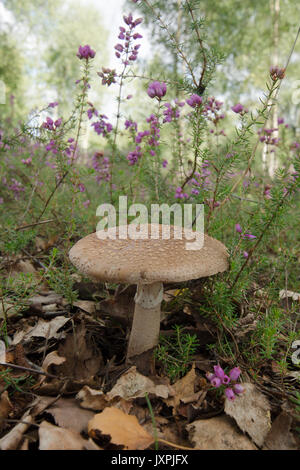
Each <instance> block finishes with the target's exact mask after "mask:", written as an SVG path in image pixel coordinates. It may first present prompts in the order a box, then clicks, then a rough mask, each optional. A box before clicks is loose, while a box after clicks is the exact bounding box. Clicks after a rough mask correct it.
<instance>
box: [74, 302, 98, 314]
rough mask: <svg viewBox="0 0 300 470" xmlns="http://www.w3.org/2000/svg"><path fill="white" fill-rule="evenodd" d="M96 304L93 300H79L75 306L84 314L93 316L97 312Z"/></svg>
mask: <svg viewBox="0 0 300 470" xmlns="http://www.w3.org/2000/svg"><path fill="white" fill-rule="evenodd" d="M95 304H96V303H95V302H93V301H92V300H78V301H77V302H74V304H73V305H74V306H75V307H78V308H80V309H81V310H83V311H84V312H87V313H89V314H93V313H95V311H96V308H95Z"/></svg>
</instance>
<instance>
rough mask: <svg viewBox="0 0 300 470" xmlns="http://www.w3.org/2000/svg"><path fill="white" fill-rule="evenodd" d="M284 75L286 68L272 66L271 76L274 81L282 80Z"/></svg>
mask: <svg viewBox="0 0 300 470" xmlns="http://www.w3.org/2000/svg"><path fill="white" fill-rule="evenodd" d="M284 76H285V69H284V68H279V67H277V66H272V67H270V77H271V79H272V80H273V82H276V81H277V80H282V79H283V78H284Z"/></svg>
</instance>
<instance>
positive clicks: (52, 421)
mask: <svg viewBox="0 0 300 470" xmlns="http://www.w3.org/2000/svg"><path fill="white" fill-rule="evenodd" d="M81 290H84V288H83V287H82V289H81ZM129 292H130V294H131V291H130V289H129ZM171 294H172V292H171ZM129 297H130V298H131V295H130V296H129V295H128V294H127V291H126V289H125V290H124V291H121V292H118V293H117V294H116V295H115V296H114V297H113V296H112V297H111V299H110V300H109V301H103V300H101V299H100V302H98V301H94V300H91V299H89V300H88V299H86V298H84V299H83V300H78V301H77V302H75V303H74V305H73V306H72V307H71V306H70V305H68V304H67V302H66V301H65V299H63V298H62V296H60V295H57V294H55V293H54V292H52V291H49V292H47V291H42V292H40V293H37V294H36V295H35V296H33V297H32V298H31V300H30V302H29V306H28V312H29V314H28V313H27V315H26V316H25V317H23V318H20V319H18V320H17V321H14V322H13V323H12V322H10V324H9V330H8V337H9V338H10V342H9V345H8V348H7V350H6V355H5V362H6V363H7V364H8V366H9V364H11V365H13V366H18V365H19V366H20V367H21V368H22V369H14V368H13V367H12V368H11V369H9V377H10V380H11V383H9V384H8V385H7V379H5V380H6V381H5V380H4V379H3V377H6V376H5V374H7V371H8V367H7V366H3V365H0V374H1V375H0V449H1V450H13V449H23V450H29V449H41V450H54V449H55V450H59V449H68V450H75V449H76V450H80V449H82V450H101V449H119V450H121V449H122V450H126V449H127V450H143V449H154V444H155V440H158V443H159V446H160V448H161V449H178V448H179V449H199V450H204V449H211V450H221V449H228V450H238V449H241V450H257V449H266V450H267V449H288V450H294V449H297V448H299V438H298V436H297V434H295V416H294V415H293V412H292V413H289V412H287V411H286V410H284V409H283V405H282V403H283V402H284V400H282V401H281V402H280V403H279V404H278V402H277V401H275V402H274V400H272V399H271V398H270V394H266V393H264V391H267V390H268V389H267V388H266V387H263V386H260V385H262V384H256V385H255V384H254V383H251V382H248V383H246V384H245V383H244V384H243V385H244V387H245V393H243V394H241V395H240V396H238V397H237V398H236V399H235V400H234V401H229V400H228V399H224V397H221V396H218V395H217V394H216V393H215V392H214V391H212V388H211V385H210V383H209V381H208V380H207V379H206V376H205V373H206V372H210V370H211V369H212V368H213V364H214V361H212V360H211V359H210V357H209V354H207V353H205V352H204V350H203V349H201V351H202V352H201V354H199V353H198V354H196V355H195V357H194V362H193V363H191V364H190V366H189V368H188V371H187V373H186V374H185V375H184V376H183V377H180V378H178V379H177V380H175V381H174V382H173V383H171V382H170V380H169V378H168V377H167V376H166V375H165V374H164V372H163V370H162V369H159V368H157V371H156V375H153V376H145V375H143V374H142V373H141V372H139V370H138V369H137V368H136V367H135V366H132V367H129V368H128V367H125V366H124V355H125V351H126V327H127V326H128V322H130V311H131V307H132V305H131V304H130V305H129V306H126V302H127V300H126V299H129ZM171 298H173V296H171ZM169 300H170V299H169V298H166V299H165V301H166V304H167V305H169V303H170V302H169ZM118 301H120V304H119V305H118ZM101 305H102V307H101ZM48 306H50V309H52V310H53V312H54V313H55V312H57V314H56V315H54V316H53V318H47V317H46V316H42V317H41V312H42V315H44V314H45V313H47V312H46V310H47V309H46V310H45V307H48ZM187 307H188V306H187ZM168 308H169V307H168ZM43 309H44V310H43ZM62 309H66V313H65V314H61V313H60V311H61V310H62ZM112 311H113V315H112V316H111V315H110V314H111V312H112ZM37 312H38V315H37ZM53 312H52V313H53ZM185 312H186V309H184V304H183V306H182V315H183V316H182V319H183V322H186V323H187V330H189V329H190V331H194V330H196V329H197V328H198V327H197V325H199V318H198V317H197V318H196V320H194V317H193V309H189V313H188V315H187V314H186V313H185ZM169 318H170V317H169V315H168V314H167V315H165V316H163V318H162V323H163V324H165V327H164V329H165V331H167V332H169V331H171V329H170V325H169ZM178 318H180V312H179V313H178V312H177V313H176V319H175V320H174V321H178ZM251 321H252V319H251V318H250V316H248V317H247V318H246V319H245V321H244V323H243V325H241V326H240V332H243V333H241V334H247V331H248V329H252V328H253V325H252V323H251ZM203 325H205V327H203ZM203 325H202V327H201V328H200V329H198V331H197V335H198V339H199V341H200V344H201V345H202V344H205V342H206V341H207V338H208V332H209V335H211V334H212V332H213V331H214V328H213V327H210V326H209V322H208V321H207V320H205V323H203ZM244 325H245V327H244ZM243 328H244V329H243ZM237 332H238V330H237ZM244 332H245V333H244ZM201 335H203V338H202V337H201ZM237 337H239V338H240V337H241V336H239V335H237ZM293 373H294V374H296V373H297V371H290V372H289V374H290V375H292V374H293ZM14 381H15V382H14ZM13 384H14V386H15V389H14V390H12V387H13ZM18 384H20V386H18ZM146 395H147V396H148V398H149V400H150V403H151V407H152V410H151V412H152V413H153V414H154V419H155V429H154V427H153V422H152V417H151V413H150V410H149V407H148V405H147V400H146ZM283 436H284V438H283Z"/></svg>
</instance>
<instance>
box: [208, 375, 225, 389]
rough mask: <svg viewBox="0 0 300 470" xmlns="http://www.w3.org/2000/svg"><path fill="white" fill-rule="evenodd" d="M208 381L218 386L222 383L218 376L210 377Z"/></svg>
mask: <svg viewBox="0 0 300 470" xmlns="http://www.w3.org/2000/svg"><path fill="white" fill-rule="evenodd" d="M210 383H211V384H212V386H213V387H215V388H219V387H220V386H221V385H222V380H221V379H220V378H219V377H214V378H213V379H211V381H210Z"/></svg>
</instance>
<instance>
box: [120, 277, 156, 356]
mask: <svg viewBox="0 0 300 470" xmlns="http://www.w3.org/2000/svg"><path fill="white" fill-rule="evenodd" d="M162 299H163V284H162V283H161V282H154V283H152V284H138V286H137V291H136V295H135V298H134V300H135V309H134V316H133V322H132V328H131V333H130V338H129V343H128V349H127V358H126V362H129V361H130V359H131V358H132V357H134V356H139V355H140V354H142V353H144V352H146V351H148V350H150V349H153V348H155V346H157V344H158V338H159V330H160V304H161V301H162Z"/></svg>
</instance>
